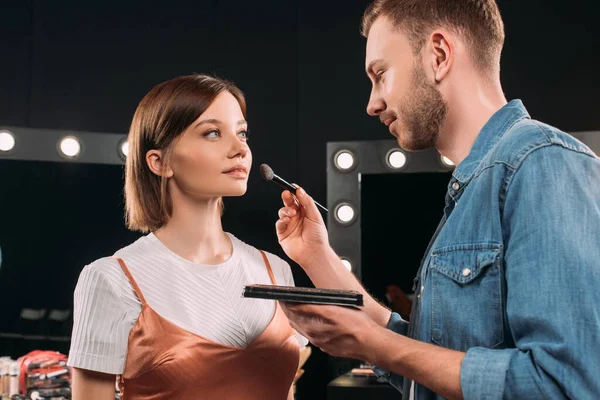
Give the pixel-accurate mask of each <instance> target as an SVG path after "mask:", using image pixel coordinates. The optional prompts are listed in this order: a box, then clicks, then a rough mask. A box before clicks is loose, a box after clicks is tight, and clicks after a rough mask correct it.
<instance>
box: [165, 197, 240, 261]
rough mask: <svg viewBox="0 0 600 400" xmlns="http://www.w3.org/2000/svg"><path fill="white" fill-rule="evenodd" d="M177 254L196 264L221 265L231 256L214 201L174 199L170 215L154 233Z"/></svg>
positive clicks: (231, 245)
mask: <svg viewBox="0 0 600 400" xmlns="http://www.w3.org/2000/svg"><path fill="white" fill-rule="evenodd" d="M154 234H155V235H156V237H157V238H158V239H159V240H160V241H161V242H162V243H163V244H164V245H165V246H167V247H168V248H169V249H170V250H171V251H173V252H174V253H176V254H177V255H179V256H181V257H183V258H185V259H186V260H189V261H191V262H193V263H197V264H212V265H214V264H220V263H223V262H224V261H226V260H228V259H229V258H230V257H231V255H232V254H233V244H232V243H231V239H230V238H229V237H228V236H227V234H226V233H225V232H223V227H222V225H221V206H220V201H219V199H217V198H213V199H207V200H202V201H198V200H194V201H192V200H189V199H183V198H181V197H179V196H173V214H172V216H171V218H170V219H169V221H168V222H167V223H166V224H165V225H163V226H162V227H161V228H159V229H158V230H157V231H155V232H154Z"/></svg>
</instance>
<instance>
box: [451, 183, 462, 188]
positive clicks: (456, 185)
mask: <svg viewBox="0 0 600 400" xmlns="http://www.w3.org/2000/svg"><path fill="white" fill-rule="evenodd" d="M452 189H454V190H458V189H460V185H459V184H458V182H454V183H453V184H452Z"/></svg>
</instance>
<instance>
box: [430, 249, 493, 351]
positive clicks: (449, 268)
mask: <svg viewBox="0 0 600 400" xmlns="http://www.w3.org/2000/svg"><path fill="white" fill-rule="evenodd" d="M500 252H501V246H500V245H494V244H489V243H474V244H462V245H454V246H450V247H445V248H440V249H437V250H435V251H434V252H433V253H432V256H431V262H430V279H431V281H430V282H431V286H430V287H431V324H432V331H431V334H432V337H431V339H432V341H433V342H434V343H437V344H438V345H440V346H443V347H447V348H450V349H454V350H460V351H466V350H467V349H469V348H471V347H476V346H481V347H487V348H494V347H497V346H499V345H500V344H502V343H503V341H504V328H503V310H502V277H501V273H500Z"/></svg>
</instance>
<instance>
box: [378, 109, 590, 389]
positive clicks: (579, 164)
mask: <svg viewBox="0 0 600 400" xmlns="http://www.w3.org/2000/svg"><path fill="white" fill-rule="evenodd" d="M415 289H416V291H415V298H414V302H413V311H412V314H411V323H410V325H409V324H408V323H407V322H406V321H403V320H402V319H401V318H400V316H399V315H398V314H395V313H394V314H392V317H391V318H390V321H389V324H388V328H389V329H391V330H393V331H395V332H397V333H400V334H403V335H407V336H409V337H412V338H414V339H417V340H419V341H422V342H427V343H432V344H435V345H439V346H443V347H446V348H450V349H454V350H458V351H462V352H466V355H465V357H464V359H463V361H462V364H461V369H460V383H461V388H462V393H463V395H464V398H465V399H542V398H544V399H564V398H571V399H592V398H593V399H598V398H600V159H598V158H597V157H596V156H595V155H594V153H593V152H592V151H591V150H590V149H589V148H588V147H586V146H585V145H583V144H582V143H581V142H579V141H577V140H576V139H575V138H573V137H571V136H569V135H567V134H565V133H563V132H561V131H559V130H557V129H556V128H553V127H551V126H548V125H545V124H543V123H540V122H538V121H534V120H531V119H530V117H529V115H528V113H527V111H526V110H525V108H524V107H523V104H522V103H521V102H520V101H519V100H513V101H511V102H510V103H508V104H507V105H506V106H504V107H503V108H502V109H500V110H499V111H498V112H496V113H495V114H494V115H493V116H492V118H491V119H490V120H489V121H488V122H487V124H486V125H485V126H484V128H483V129H482V131H481V132H480V134H479V136H478V137H477V139H476V141H475V143H474V145H473V147H472V149H471V151H470V153H469V155H468V156H467V158H466V159H465V160H464V161H463V162H462V163H460V165H458V166H457V167H456V169H455V170H454V173H453V175H452V179H451V181H450V183H449V185H448V191H447V195H446V207H445V210H444V216H443V218H442V222H441V223H440V226H439V228H438V231H437V232H436V235H435V236H434V238H433V239H432V241H431V243H430V245H429V248H428V249H427V251H426V254H425V257H424V259H423V262H422V265H421V268H420V270H419V272H418V274H417V278H415ZM374 370H375V372H376V374H377V375H379V376H382V377H385V378H386V379H387V380H388V381H389V382H390V383H391V384H392V385H394V386H395V387H396V388H397V389H398V390H401V391H402V392H403V393H404V398H405V399H408V397H409V391H410V386H411V381H409V380H408V379H407V380H406V381H405V382H403V378H402V377H401V376H398V375H395V374H390V373H388V372H386V371H384V370H381V369H378V368H374ZM414 398H415V399H416V400H421V399H437V398H441V396H438V395H436V394H435V393H433V392H432V391H431V390H429V389H427V388H426V387H423V386H421V385H419V384H417V383H416V382H415V384H414Z"/></svg>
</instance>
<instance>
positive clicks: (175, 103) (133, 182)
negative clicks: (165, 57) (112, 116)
mask: <svg viewBox="0 0 600 400" xmlns="http://www.w3.org/2000/svg"><path fill="white" fill-rule="evenodd" d="M222 92H229V93H231V94H232V95H233V97H235V98H236V100H237V101H238V103H239V104H240V108H241V109H242V114H243V115H244V118H245V117H246V100H245V99H244V94H243V93H242V91H241V90H240V89H239V88H237V87H236V86H235V85H234V84H233V83H231V82H229V81H226V80H223V79H219V78H216V77H213V76H208V75H201V74H194V75H187V76H180V77H177V78H174V79H171V80H169V81H166V82H163V83H161V84H159V85H157V86H156V87H154V88H153V89H152V90H151V91H150V92H149V93H148V94H147V95H146V96H145V97H144V98H143V99H142V101H141V102H140V104H139V105H138V108H137V110H136V111H135V115H134V116H133V121H132V122H131V128H130V129H129V136H128V137H127V142H128V144H129V154H128V155H127V161H126V163H125V222H126V224H127V227H128V228H129V229H131V230H137V231H141V232H152V231H155V230H157V229H158V228H160V227H161V226H163V225H164V224H165V223H166V222H167V221H168V220H169V218H170V217H171V215H172V211H173V205H172V203H171V198H170V195H169V192H168V186H167V180H168V179H167V178H164V177H161V176H158V175H156V174H155V173H153V172H152V171H151V170H150V168H149V167H148V164H147V163H146V153H147V152H148V151H149V150H161V151H162V152H163V165H165V166H166V165H168V163H169V159H170V154H171V150H172V147H173V143H174V142H175V141H176V140H177V139H178V138H179V136H181V134H182V133H183V132H184V131H185V130H186V129H187V127H189V126H190V125H191V124H192V123H193V122H194V121H195V120H196V119H198V117H200V115H201V114H202V113H204V111H206V109H207V108H208V107H209V106H210V105H211V104H212V102H213V101H214V100H215V98H216V97H217V96H218V95H219V94H220V93H222ZM220 204H221V210H222V207H223V204H222V202H221V203H220Z"/></svg>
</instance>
